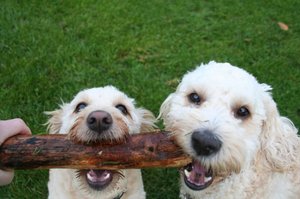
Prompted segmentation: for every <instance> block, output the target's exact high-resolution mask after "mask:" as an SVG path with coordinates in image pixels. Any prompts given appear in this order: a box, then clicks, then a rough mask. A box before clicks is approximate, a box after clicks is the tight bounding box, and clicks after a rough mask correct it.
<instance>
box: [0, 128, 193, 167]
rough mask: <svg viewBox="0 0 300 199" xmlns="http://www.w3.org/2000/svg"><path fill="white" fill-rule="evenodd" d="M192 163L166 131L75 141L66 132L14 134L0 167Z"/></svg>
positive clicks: (3, 149)
mask: <svg viewBox="0 0 300 199" xmlns="http://www.w3.org/2000/svg"><path fill="white" fill-rule="evenodd" d="M189 162H191V159H190V158H189V157H188V156H187V155H185V154H184V153H183V152H182V150H181V149H180V148H179V147H178V146H177V145H176V143H175V142H174V140H172V139H171V138H170V136H169V134H168V133H167V132H151V133H143V134H137V135H132V136H130V137H128V138H127V139H126V140H124V142H119V143H117V142H109V141H106V142H103V141H101V142H100V143H91V144H84V143H76V142H74V141H72V140H70V139H68V137H67V136H66V135H58V134H57V135H35V136H15V137H12V138H9V139H8V140H7V141H6V142H5V143H3V144H2V145H1V146H0V169H6V168H13V169H49V168H72V169H110V170H115V169H130V168H149V167H180V166H184V165H186V164H188V163H189Z"/></svg>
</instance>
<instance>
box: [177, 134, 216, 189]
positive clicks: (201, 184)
mask: <svg viewBox="0 0 300 199" xmlns="http://www.w3.org/2000/svg"><path fill="white" fill-rule="evenodd" d="M191 144H192V148H193V150H194V151H195V152H196V155H197V157H199V158H209V157H210V156H213V155H214V154H216V153H217V152H218V151H219V150H220V149H221V147H222V142H221V140H220V139H219V138H218V137H217V136H216V135H215V134H214V133H213V132H211V131H209V130H206V129H205V130H196V131H194V132H193V133H192V136H191ZM197 159H198V158H197ZM181 174H182V176H183V179H184V182H185V184H186V186H188V187H189V188H190V189H192V190H195V191H197V190H203V189H205V188H207V187H208V186H210V185H211V184H212V182H213V180H214V175H213V171H212V169H211V168H207V167H205V166H203V165H202V164H201V162H200V161H197V160H196V159H194V160H193V161H192V162H191V163H190V164H188V165H186V166H185V167H183V168H182V169H181Z"/></svg>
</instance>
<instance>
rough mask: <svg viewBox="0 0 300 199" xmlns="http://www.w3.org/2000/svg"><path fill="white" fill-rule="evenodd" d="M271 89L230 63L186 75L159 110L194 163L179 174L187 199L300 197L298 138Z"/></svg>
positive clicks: (201, 67) (200, 69)
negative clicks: (276, 102) (280, 110)
mask: <svg viewBox="0 0 300 199" xmlns="http://www.w3.org/2000/svg"><path fill="white" fill-rule="evenodd" d="M270 91H271V87H270V86H268V85H266V84H259V83H258V82H257V80H256V79H255V78H254V77H253V76H252V75H250V74H249V73H247V72H246V71H244V70H243V69H240V68H238V67H235V66H232V65H230V64H228V63H216V62H214V61H212V62H209V63H208V64H206V65H203V64H202V65H201V66H199V67H197V68H196V69H195V70H194V71H192V72H189V73H187V74H186V75H185V76H184V77H183V79H182V81H181V83H180V84H179V86H178V87H177V90H176V92H174V93H172V94H170V95H169V96H168V98H167V99H166V100H165V101H164V103H163V104H162V106H161V109H160V116H161V117H162V118H163V120H164V124H165V128H166V130H169V131H171V132H173V133H174V134H173V135H174V136H175V138H176V140H177V142H178V144H179V145H180V146H181V147H182V148H183V150H184V151H185V152H186V153H187V154H189V155H190V156H191V157H192V158H193V161H192V162H191V163H190V164H188V165H187V166H185V167H184V168H182V169H181V172H180V173H181V177H180V178H181V189H180V197H181V198H191V199H200V198H203V199H204V198H205V199H206V198H213V199H219V198H222V199H223V198H226V199H229V198H233V199H246V198H251V199H252V198H257V199H258V198H259V199H279V198H281V199H287V198H293V199H296V198H300V139H299V137H298V136H297V129H296V128H295V126H294V125H293V123H292V122H291V121H290V120H289V119H288V118H286V117H282V116H280V115H279V112H278V110H277V107H276V104H275V102H274V101H273V99H272V97H271V94H270Z"/></svg>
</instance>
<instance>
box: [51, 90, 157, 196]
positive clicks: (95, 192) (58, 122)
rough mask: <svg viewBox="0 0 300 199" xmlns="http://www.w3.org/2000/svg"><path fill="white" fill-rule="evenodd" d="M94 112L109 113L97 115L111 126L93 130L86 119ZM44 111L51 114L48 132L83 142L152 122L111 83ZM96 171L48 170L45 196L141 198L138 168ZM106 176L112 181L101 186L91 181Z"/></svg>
mask: <svg viewBox="0 0 300 199" xmlns="http://www.w3.org/2000/svg"><path fill="white" fill-rule="evenodd" d="M95 111H96V114H94V115H95V117H100V116H101V114H102V116H101V117H103V113H105V114H106V115H110V116H111V117H109V118H108V116H107V117H104V119H103V118H101V119H102V120H103V121H104V125H107V124H111V125H110V126H109V127H103V126H101V125H100V126H96V127H98V128H99V129H100V130H99V132H95V130H93V129H91V128H90V125H89V122H91V123H92V124H93V120H91V119H90V120H89V117H90V116H89V115H90V114H91V113H94V112H95ZM99 112H100V116H99ZM47 114H48V115H50V116H51V118H50V119H49V121H48V129H49V132H50V133H51V134H55V133H58V134H68V137H69V138H70V139H73V140H75V141H78V142H84V143H89V142H97V141H101V140H122V139H124V138H125V137H126V136H128V135H130V134H136V133H139V132H140V131H149V130H152V129H153V127H154V122H155V118H154V116H153V114H152V113H151V112H150V111H148V110H145V109H142V108H136V107H135V103H134V100H133V99H131V98H128V97H127V96H126V95H125V94H124V93H122V92H120V91H119V90H117V89H116V88H115V87H113V86H106V87H100V88H92V89H87V90H83V91H81V92H79V93H78V94H77V95H76V96H75V98H74V99H73V100H72V101H71V102H70V103H67V104H63V105H62V106H61V107H60V109H59V110H55V111H52V112H47ZM97 114H98V116H97ZM96 124H97V123H95V125H96ZM96 127H93V126H92V128H96ZM103 129H104V130H103ZM99 171H100V172H99V173H98V174H97V171H96V170H74V169H51V170H50V179H49V183H48V189H49V197H48V199H114V198H119V197H120V196H121V195H122V197H121V198H122V199H129V198H130V199H144V198H145V195H146V194H145V192H144V188H143V182H142V176H141V171H140V170H139V169H131V170H119V171H116V172H112V173H108V172H110V171H107V170H99ZM107 173H108V174H107ZM109 175H110V176H111V177H112V180H111V181H110V182H108V183H105V184H106V185H105V186H103V185H101V183H103V182H100V185H98V184H97V183H99V182H97V183H96V185H95V184H94V181H95V180H97V179H98V180H99V179H102V180H103V179H107V176H109ZM88 179H92V181H88Z"/></svg>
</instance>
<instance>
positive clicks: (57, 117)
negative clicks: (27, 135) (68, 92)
mask: <svg viewBox="0 0 300 199" xmlns="http://www.w3.org/2000/svg"><path fill="white" fill-rule="evenodd" d="M62 113H63V107H62V106H61V109H57V110H54V111H47V112H45V114H46V115H48V116H49V117H50V118H49V120H48V121H47V123H46V125H47V131H48V133H49V134H58V133H59V130H60V128H61V125H62Z"/></svg>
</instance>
